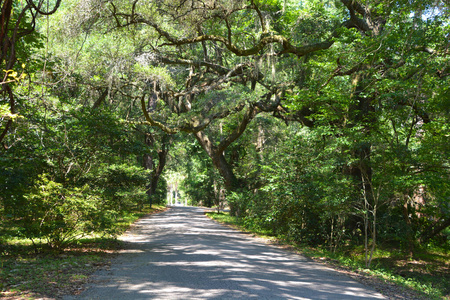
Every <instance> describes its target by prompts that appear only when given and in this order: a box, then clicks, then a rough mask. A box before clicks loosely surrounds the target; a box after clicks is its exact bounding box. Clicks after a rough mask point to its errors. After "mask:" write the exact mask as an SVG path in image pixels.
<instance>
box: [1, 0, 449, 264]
mask: <svg viewBox="0 0 450 300" xmlns="http://www.w3.org/2000/svg"><path fill="white" fill-rule="evenodd" d="M58 4H59V3H58ZM57 8H58V9H57V11H53V12H52V14H51V15H44V14H42V12H41V14H40V13H39V12H34V13H33V12H32V11H29V12H26V14H27V16H28V18H25V19H24V20H30V19H33V20H34V21H33V22H37V24H38V25H39V26H37V27H38V28H37V30H36V31H33V34H32V35H31V36H30V38H29V39H23V40H20V42H19V41H17V49H18V50H17V51H18V53H20V55H18V57H19V56H20V62H22V63H23V65H22V67H20V66H19V65H17V64H15V65H14V66H13V67H14V68H15V69H14V68H13V67H11V68H10V69H11V70H10V71H7V74H6V75H7V76H6V77H5V78H12V79H13V80H12V81H11V82H10V83H8V85H3V87H4V88H3V90H2V91H3V94H2V95H3V98H1V99H0V105H1V106H0V108H1V110H0V112H1V117H2V128H1V129H2V132H4V134H3V135H2V137H1V139H0V141H2V142H3V149H2V150H1V151H2V152H1V156H0V161H1V164H2V167H1V169H0V187H1V191H2V192H1V194H0V201H1V204H0V209H1V210H2V219H1V221H2V222H3V223H4V224H6V225H4V226H6V227H9V228H14V229H15V230H16V232H18V233H20V234H22V235H23V236H26V237H28V238H30V239H33V240H38V239H46V240H47V241H48V243H49V244H50V245H52V246H55V247H61V245H62V244H64V242H65V241H68V240H71V239H73V238H76V237H77V236H79V235H81V234H87V233H90V232H97V233H101V232H103V233H114V222H115V221H116V220H117V219H118V218H120V216H121V215H123V214H126V213H127V212H128V211H130V210H132V209H135V208H139V207H142V205H143V203H146V202H150V203H152V202H153V203H155V202H158V203H161V202H162V201H164V200H163V199H164V197H165V194H166V191H165V188H166V187H165V186H164V183H165V180H164V178H163V177H164V169H165V168H167V167H168V166H169V167H170V168H171V169H172V170H176V171H177V172H179V173H182V174H184V175H183V176H184V178H185V179H184V187H182V188H183V189H184V191H185V193H186V194H187V195H188V196H189V197H190V201H191V203H193V204H202V205H207V206H212V205H215V206H223V204H224V202H225V201H226V202H227V204H228V205H229V208H230V210H231V212H232V213H233V214H234V215H236V216H238V217H240V218H242V219H243V220H244V221H245V222H247V223H248V224H251V225H252V226H256V227H260V228H263V229H265V230H268V231H271V232H273V233H276V234H279V235H283V236H285V237H287V238H288V239H290V240H293V241H296V242H299V243H307V244H310V245H325V246H327V247H329V248H330V249H332V250H336V249H338V248H341V247H343V246H348V245H364V248H365V253H366V258H367V259H366V263H367V266H369V265H370V261H371V255H372V253H373V250H374V249H375V247H376V246H377V245H380V244H382V245H384V246H386V247H400V248H401V249H403V250H405V251H407V252H409V253H410V254H413V253H414V249H415V247H417V246H424V247H426V246H428V245H445V244H446V245H448V243H449V236H450V235H449V230H448V227H449V225H450V188H449V182H450V180H449V179H450V172H449V168H450V163H449V157H450V156H449V152H450V148H449V145H450V140H449V139H450V137H449V135H448V131H449V125H448V124H450V97H449V94H450V90H449V86H450V82H449V78H450V76H449V74H450V67H449V65H450V64H449V58H448V57H449V48H448V47H449V43H448V41H449V37H450V27H449V26H450V22H449V21H450V20H449V13H450V11H449V7H448V4H446V3H444V2H442V1H431V2H430V1H414V2H411V1H403V0H399V1H383V0H381V1H375V2H369V1H364V0H361V1H347V0H341V1H315V0H308V1H301V2H298V1H276V0H270V1H269V0H251V1H226V0H221V1H196V0H190V1H186V0H177V1H172V0H171V1H144V0H141V1H138V0H135V1H115V0H108V1H100V0H89V1H76V0H71V1H66V2H65V3H63V4H61V6H60V7H57ZM36 16H40V18H38V19H37V20H35V19H36ZM24 22H25V23H24V24H25V25H24V26H28V25H26V24H28V23H26V22H29V21H24ZM31 37H32V38H31ZM8 68H9V67H8ZM8 68H6V70H9V69H8ZM19 69H20V71H19ZM22 69H24V70H25V71H23V72H24V74H26V75H27V76H26V79H25V77H24V76H22V75H20V74H19V73H20V72H21V71H22ZM9 90H11V91H13V92H12V95H13V97H12V98H11V93H9ZM11 99H14V101H12V100H11ZM12 104H13V105H12ZM17 113H18V114H17ZM174 149H175V151H173V150H174ZM169 150H171V151H173V152H170V151H169ZM161 183H163V184H161ZM171 188H173V187H171ZM158 189H159V190H158ZM170 192H172V189H171V190H170Z"/></svg>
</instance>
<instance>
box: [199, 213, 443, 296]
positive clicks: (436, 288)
mask: <svg viewBox="0 0 450 300" xmlns="http://www.w3.org/2000/svg"><path fill="white" fill-rule="evenodd" d="M207 216H208V217H210V218H211V219H213V220H216V221H218V222H220V223H223V224H226V225H229V226H232V227H234V228H236V229H239V230H241V231H245V232H251V233H254V234H255V235H257V236H259V237H263V238H266V239H269V240H271V241H272V242H275V243H277V244H279V245H283V246H287V247H290V248H293V250H295V251H298V252H300V253H301V254H303V255H305V256H307V257H309V258H311V259H313V260H316V261H319V262H324V263H327V264H330V265H332V266H333V267H335V268H339V269H345V270H349V271H351V272H356V273H358V274H362V275H366V276H371V277H375V278H378V279H379V281H380V282H391V283H393V284H395V285H397V286H399V287H400V288H402V289H405V292H406V291H407V290H409V289H410V290H412V291H413V293H414V295H416V296H417V297H419V298H423V299H446V300H450V251H448V249H447V250H446V249H441V248H438V247H434V248H432V249H416V251H415V254H414V257H413V258H410V257H409V256H408V255H406V254H404V253H402V252H401V251H399V250H396V249H390V248H383V247H379V249H378V250H377V251H376V252H375V253H374V258H373V260H372V267H371V268H370V269H367V268H365V264H364V249H363V247H362V246H361V247H353V248H348V249H342V250H341V251H336V252H334V253H333V252H332V251H328V250H327V249H324V248H319V247H318V248H313V247H310V246H306V245H299V244H293V243H291V242H288V241H286V240H285V239H283V237H276V236H273V235H270V233H268V232H267V231H262V230H259V229H258V228H254V227H252V226H251V225H249V224H245V223H244V222H243V221H242V220H240V219H238V218H236V217H233V216H230V215H229V214H228V213H215V212H210V213H207ZM404 299H407V298H404Z"/></svg>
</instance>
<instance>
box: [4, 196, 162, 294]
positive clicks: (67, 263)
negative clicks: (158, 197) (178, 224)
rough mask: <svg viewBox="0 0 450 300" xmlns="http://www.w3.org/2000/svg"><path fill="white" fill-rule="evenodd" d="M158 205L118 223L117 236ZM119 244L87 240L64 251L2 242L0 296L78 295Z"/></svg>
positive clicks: (113, 240) (11, 240) (21, 242)
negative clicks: (37, 248)
mask: <svg viewBox="0 0 450 300" xmlns="http://www.w3.org/2000/svg"><path fill="white" fill-rule="evenodd" d="M164 209H165V207H164V206H161V205H158V206H154V207H153V208H151V209H150V208H149V207H148V205H147V206H145V207H144V209H143V210H142V211H136V212H134V213H133V214H129V215H128V217H127V218H124V219H122V220H120V221H119V225H118V228H117V230H116V233H117V234H121V233H123V232H124V231H125V230H127V229H128V228H129V226H130V225H131V224H132V223H133V222H134V221H136V220H137V219H138V218H139V217H141V216H143V215H147V214H152V213H157V212H160V211H162V210H164ZM121 246H122V243H121V241H120V240H118V239H117V238H113V237H101V236H98V237H91V238H89V237H88V238H84V239H79V240H76V241H73V242H71V243H70V244H67V245H66V247H65V248H64V249H57V250H55V249H49V248H46V247H45V244H43V245H42V248H39V250H38V253H36V247H35V246H33V245H32V244H31V243H30V241H27V240H25V239H20V238H17V237H16V238H13V237H10V238H8V239H3V240H2V244H1V248H0V249H1V258H0V296H1V297H2V298H4V299H39V298H42V297H46V298H61V297H62V296H63V295H69V294H78V293H80V292H81V291H82V290H83V286H84V285H85V284H86V283H87V281H88V279H89V276H90V275H91V274H92V273H93V272H95V270H97V269H98V268H107V267H108V265H109V262H110V259H112V258H113V257H114V256H115V255H116V253H117V250H119V249H121Z"/></svg>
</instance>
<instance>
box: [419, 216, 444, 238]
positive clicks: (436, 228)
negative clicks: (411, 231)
mask: <svg viewBox="0 0 450 300" xmlns="http://www.w3.org/2000/svg"><path fill="white" fill-rule="evenodd" d="M440 222H442V219H440V220H438V221H436V222H434V223H433V224H432V225H430V226H428V228H427V229H425V230H424V233H423V234H422V236H421V237H420V243H424V244H425V243H427V242H428V241H429V240H430V239H432V238H433V237H435V236H436V235H438V234H439V233H440V232H442V231H443V230H444V229H446V228H447V227H449V226H450V218H448V219H447V220H444V221H443V222H442V223H441V224H439V223H440Z"/></svg>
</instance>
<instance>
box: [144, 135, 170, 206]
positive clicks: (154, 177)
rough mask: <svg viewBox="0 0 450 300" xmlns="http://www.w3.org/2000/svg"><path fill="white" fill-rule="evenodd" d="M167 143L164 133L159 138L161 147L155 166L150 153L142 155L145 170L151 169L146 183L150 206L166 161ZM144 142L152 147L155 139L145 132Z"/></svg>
mask: <svg viewBox="0 0 450 300" xmlns="http://www.w3.org/2000/svg"><path fill="white" fill-rule="evenodd" d="M169 143H170V137H169V135H168V134H164V135H163V136H162V138H161V149H158V150H157V151H158V165H157V166H155V163H154V161H153V158H152V157H151V155H150V154H148V153H146V154H144V157H143V166H144V168H145V169H146V170H152V173H151V175H150V182H149V184H148V185H147V197H148V203H149V205H150V208H151V207H152V205H153V197H154V195H155V193H156V189H157V187H158V182H159V178H160V177H161V174H162V172H163V171H164V167H165V166H166V162H167V155H168V153H169ZM145 144H146V145H147V146H149V148H153V147H154V146H155V140H154V137H153V135H151V134H147V136H146V137H145Z"/></svg>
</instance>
